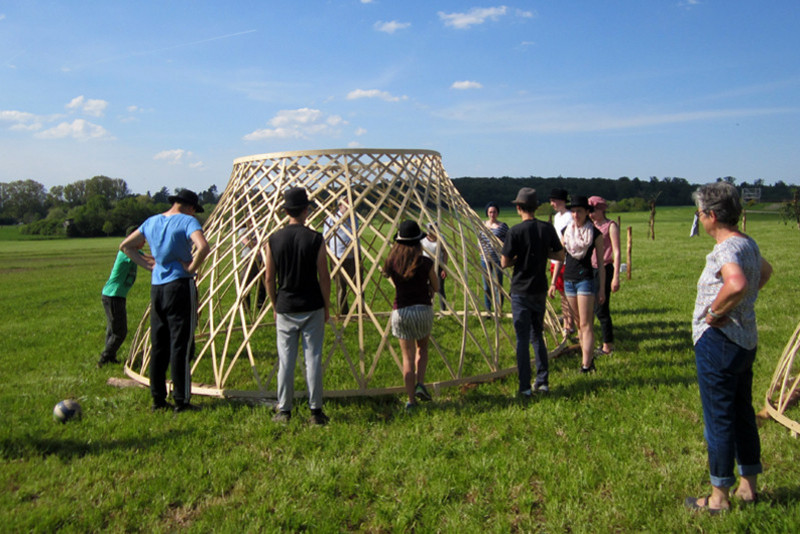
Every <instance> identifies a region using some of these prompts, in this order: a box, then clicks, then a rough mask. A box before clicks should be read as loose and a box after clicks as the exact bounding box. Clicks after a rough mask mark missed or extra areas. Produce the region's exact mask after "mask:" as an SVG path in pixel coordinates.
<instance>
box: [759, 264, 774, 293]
mask: <svg viewBox="0 0 800 534" xmlns="http://www.w3.org/2000/svg"><path fill="white" fill-rule="evenodd" d="M771 277H772V265H770V263H769V262H768V261H767V260H765V259H764V258H761V278H760V279H759V281H758V289H761V288H762V287H764V286H765V285H767V282H769V279H770V278H771Z"/></svg>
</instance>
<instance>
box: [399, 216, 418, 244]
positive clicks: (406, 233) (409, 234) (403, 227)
mask: <svg viewBox="0 0 800 534" xmlns="http://www.w3.org/2000/svg"><path fill="white" fill-rule="evenodd" d="M424 238H425V234H423V233H422V229H420V227H419V225H418V224H417V223H416V222H415V221H403V222H401V223H400V226H398V227H397V234H395V236H394V240H395V241H397V242H398V243H416V242H419V241H422V240H423V239H424Z"/></svg>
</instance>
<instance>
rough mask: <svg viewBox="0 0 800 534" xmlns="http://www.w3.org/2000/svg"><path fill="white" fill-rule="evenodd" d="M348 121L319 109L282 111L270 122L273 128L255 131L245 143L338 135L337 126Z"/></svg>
mask: <svg viewBox="0 0 800 534" xmlns="http://www.w3.org/2000/svg"><path fill="white" fill-rule="evenodd" d="M345 124H347V121H345V120H344V119H342V118H341V117H340V116H339V115H326V114H325V113H323V112H322V111H320V110H318V109H311V108H300V109H282V110H280V111H279V112H278V113H277V114H276V115H275V116H274V117H273V118H271V119H270V120H269V125H270V126H272V128H263V129H260V130H255V131H253V132H250V133H249V134H247V135H245V136H244V137H243V138H242V139H244V140H245V141H258V140H261V139H308V138H309V137H310V136H313V135H336V134H338V133H339V132H338V130H337V129H336V127H337V126H341V125H345Z"/></svg>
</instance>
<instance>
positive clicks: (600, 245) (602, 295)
mask: <svg viewBox="0 0 800 534" xmlns="http://www.w3.org/2000/svg"><path fill="white" fill-rule="evenodd" d="M598 234H600V232H598ZM594 253H595V254H596V255H597V256H596V257H597V265H599V266H602V265H603V256H605V243H604V242H603V234H600V235H598V236H597V237H596V238H595V239H594ZM597 274H598V275H599V278H600V280H599V282H600V287H598V288H597V302H598V303H600V304H602V303H604V302H605V301H606V269H605V267H600V268H598V269H597Z"/></svg>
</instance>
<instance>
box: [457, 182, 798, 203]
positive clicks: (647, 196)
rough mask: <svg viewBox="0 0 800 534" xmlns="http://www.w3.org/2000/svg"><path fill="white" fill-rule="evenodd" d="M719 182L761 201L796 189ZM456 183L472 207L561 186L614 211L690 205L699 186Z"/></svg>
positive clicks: (545, 192)
mask: <svg viewBox="0 0 800 534" xmlns="http://www.w3.org/2000/svg"><path fill="white" fill-rule="evenodd" d="M717 181H726V182H730V183H733V184H735V185H737V186H738V187H740V188H742V189H744V188H756V187H758V188H760V189H761V201H762V202H785V201H787V200H789V199H791V198H792V190H793V187H792V186H789V185H787V184H785V183H784V182H782V181H778V182H776V183H775V184H774V185H766V184H764V181H763V180H756V181H755V182H754V183H752V184H748V183H747V182H742V183H740V184H736V178H734V177H732V176H726V177H724V178H718V179H717ZM453 183H454V184H455V186H456V189H458V191H459V193H461V196H462V197H463V198H464V200H466V201H467V203H468V204H469V205H471V206H483V205H485V204H486V203H487V202H489V201H496V202H501V201H504V200H509V201H510V200H511V199H513V198H514V197H516V195H517V191H519V188H520V187H533V188H534V189H536V191H537V193H538V194H539V202H547V196H548V195H549V194H550V190H551V189H553V188H555V187H558V188H561V189H566V190H567V191H569V193H570V194H571V195H586V196H591V195H599V196H601V197H603V198H605V199H606V200H607V201H609V203H614V205H613V206H611V207H612V208H613V209H612V211H641V210H646V209H648V208H649V204H650V201H653V200H657V203H658V204H659V205H662V206H690V205H692V204H693V201H692V193H693V192H694V191H695V190H696V189H697V188H698V187H699V185H698V184H691V183H689V182H688V181H687V180H686V179H684V178H672V177H669V178H663V179H661V180H659V179H658V178H656V177H655V176H651V177H650V179H649V180H640V179H639V178H632V179H631V178H628V177H627V176H623V177H621V178H618V179H616V180H612V179H608V178H564V177H561V176H559V177H556V178H542V177H538V176H530V177H528V178H509V177H507V176H504V177H502V178H473V177H464V178H455V179H454V180H453Z"/></svg>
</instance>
